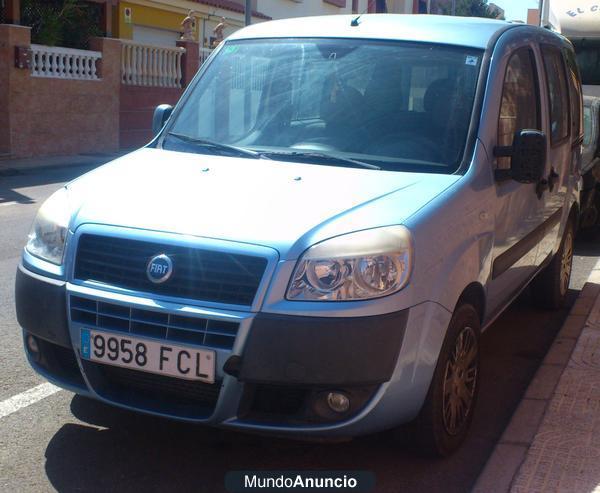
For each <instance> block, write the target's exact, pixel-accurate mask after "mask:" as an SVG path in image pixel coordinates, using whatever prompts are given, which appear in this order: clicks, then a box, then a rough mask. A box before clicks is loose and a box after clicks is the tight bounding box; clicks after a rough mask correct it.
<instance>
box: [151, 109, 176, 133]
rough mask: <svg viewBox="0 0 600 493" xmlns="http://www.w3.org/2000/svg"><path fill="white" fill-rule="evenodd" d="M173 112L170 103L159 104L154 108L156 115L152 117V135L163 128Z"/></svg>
mask: <svg viewBox="0 0 600 493" xmlns="http://www.w3.org/2000/svg"><path fill="white" fill-rule="evenodd" d="M171 113H173V106H171V105H170V104H159V105H158V106H157V107H156V109H155V110H154V116H153V117H152V135H153V136H155V137H156V136H157V135H158V132H160V131H161V130H162V128H163V127H164V126H165V123H167V120H168V119H169V117H170V116H171Z"/></svg>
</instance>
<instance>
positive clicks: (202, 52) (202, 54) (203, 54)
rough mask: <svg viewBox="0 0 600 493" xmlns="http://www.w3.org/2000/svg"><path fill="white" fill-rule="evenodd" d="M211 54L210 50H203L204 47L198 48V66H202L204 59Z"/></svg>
mask: <svg viewBox="0 0 600 493" xmlns="http://www.w3.org/2000/svg"><path fill="white" fill-rule="evenodd" d="M212 52H213V49H212V48H204V47H202V46H201V47H200V57H199V59H200V65H202V64H203V63H204V62H205V61H206V59H207V58H208V57H209V56H210V54H211V53H212Z"/></svg>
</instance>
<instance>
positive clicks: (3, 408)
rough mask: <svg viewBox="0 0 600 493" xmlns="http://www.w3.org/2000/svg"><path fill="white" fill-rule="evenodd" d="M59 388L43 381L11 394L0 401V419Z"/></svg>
mask: <svg viewBox="0 0 600 493" xmlns="http://www.w3.org/2000/svg"><path fill="white" fill-rule="evenodd" d="M59 390H61V389H60V387H57V386H56V385H52V384H51V383H43V384H41V385H38V386H37V387H33V388H31V389H29V390H26V391H25V392H21V393H20V394H17V395H13V396H12V397H9V398H8V399H6V400H4V401H2V402H0V419H2V418H5V417H6V416H8V415H10V414H12V413H16V412H17V411H19V410H21V409H23V408H25V407H27V406H31V404H35V403H36V402H39V401H41V400H42V399H45V398H46V397H50V396H51V395H53V394H56V393H57V392H58V391H59Z"/></svg>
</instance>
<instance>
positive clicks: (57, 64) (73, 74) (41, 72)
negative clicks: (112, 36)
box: [31, 44, 102, 80]
mask: <svg viewBox="0 0 600 493" xmlns="http://www.w3.org/2000/svg"><path fill="white" fill-rule="evenodd" d="M101 58H102V53H100V52H99V51H88V50H75V49H73V48H62V47H58V46H43V45H35V44H32V45H31V75H32V76H34V77H53V78H56V79H78V80H98V79H99V77H98V69H97V66H96V64H97V62H98V60H100V59H101Z"/></svg>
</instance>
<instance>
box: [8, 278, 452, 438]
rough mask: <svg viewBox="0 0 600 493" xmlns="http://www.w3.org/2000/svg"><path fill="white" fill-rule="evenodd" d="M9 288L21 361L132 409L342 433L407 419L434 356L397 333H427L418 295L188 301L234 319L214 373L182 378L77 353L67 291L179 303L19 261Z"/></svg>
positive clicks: (166, 307) (265, 428)
mask: <svg viewBox="0 0 600 493" xmlns="http://www.w3.org/2000/svg"><path fill="white" fill-rule="evenodd" d="M15 291H16V305H17V318H18V321H19V324H20V325H21V327H22V328H23V330H24V334H25V336H27V335H33V336H35V337H36V338H37V339H38V340H39V342H40V348H41V353H42V355H41V357H40V356H39V355H35V354H32V353H31V352H30V351H29V350H27V345H26V350H27V353H28V358H29V361H30V363H31V365H32V366H33V368H34V369H35V370H36V371H38V372H39V373H41V374H42V375H43V376H45V377H46V378H47V379H48V380H50V381H52V382H53V383H55V384H57V385H60V386H62V387H65V388H67V389H69V390H71V391H74V392H77V393H79V394H83V395H87V396H89V397H92V398H96V399H98V400H101V401H104V402H107V403H109V404H113V405H117V406H120V407H125V408H128V409H132V410H137V411H141V412H146V413H150V414H155V415H160V416H165V417H169V418H175V419H183V420H187V421H191V422H198V423H206V424H211V425H217V426H229V427H236V428H244V429H248V430H253V431H260V432H272V433H277V434H294V433H296V434H298V433H301V434H303V435H313V436H327V435H330V436H352V435H358V434H363V433H368V432H372V431H377V430H378V429H385V428H387V427H389V426H392V425H394V424H397V423H399V422H402V421H406V420H408V419H411V418H412V417H414V415H415V414H416V412H418V409H419V408H420V406H421V403H422V401H423V399H424V397H425V394H426V391H427V388H428V385H429V381H430V378H431V374H432V372H433V367H434V366H435V359H434V360H433V361H432V360H431V357H430V354H429V353H428V352H427V351H425V352H420V351H418V350H417V351H415V349H418V348H416V347H405V345H406V340H407V339H408V340H409V343H410V344H415V343H417V342H418V341H419V340H421V341H422V342H426V345H430V343H431V342H432V341H431V340H429V341H428V340H427V339H428V338H429V339H431V338H432V337H433V338H434V339H439V336H436V335H435V333H436V332H437V330H439V325H440V324H443V323H445V321H444V317H443V313H442V314H441V316H440V308H439V307H438V306H437V305H435V304H431V305H432V306H434V308H435V307H437V308H435V310H434V312H435V313H437V316H435V314H434V312H431V310H427V309H426V307H425V305H428V304H423V305H422V306H418V307H415V308H414V309H411V310H403V311H399V312H396V313H391V314H385V315H379V316H370V317H347V318H346V317H300V316H290V315H272V314H263V313H258V314H256V313H250V312H248V313H231V312H224V311H218V310H214V309H211V310H209V311H206V310H200V309H196V310H195V311H196V312H197V313H193V315H194V316H199V317H212V318H214V319H227V320H231V319H232V318H233V319H236V321H237V322H239V329H238V331H237V335H236V337H235V343H233V344H232V346H231V347H230V348H227V349H223V348H221V349H218V350H217V383H216V384H215V385H214V386H213V387H212V388H208V384H196V385H195V386H192V387H190V386H189V385H188V386H186V385H183V386H182V385H181V382H180V381H178V380H177V379H171V378H167V377H156V376H152V375H149V374H144V375H140V374H142V373H143V372H136V371H133V370H126V371H124V372H123V371H122V370H121V369H118V370H115V367H106V366H105V365H98V364H95V363H91V362H89V361H87V360H82V359H81V357H80V342H79V333H80V330H81V328H82V327H83V326H86V324H85V323H84V322H83V321H81V320H78V321H77V320H74V319H73V315H72V314H73V309H74V307H73V306H72V301H71V300H72V299H73V297H74V296H76V297H77V299H78V300H81V299H89V300H91V301H93V302H95V303H97V306H100V305H102V306H112V304H116V305H121V306H127V307H133V308H132V309H136V310H138V309H149V310H151V311H156V312H165V311H166V312H169V313H171V314H181V313H186V315H189V314H190V311H189V310H190V307H183V306H181V305H173V304H170V303H164V302H163V303H160V305H153V304H152V301H151V300H148V299H142V298H134V297H131V296H127V295H123V294H116V293H111V292H107V291H97V290H92V289H90V288H84V287H81V286H74V285H70V284H69V283H66V282H61V281H54V280H51V279H47V278H44V277H43V276H39V275H37V274H34V273H32V272H30V271H28V270H27V269H26V268H25V267H23V266H20V267H19V269H18V272H17V278H16V288H15ZM429 308H431V306H430V307H429ZM428 311H429V312H430V313H426V312H428ZM409 315H410V316H409ZM411 319H412V321H413V323H412V325H411V323H410V322H411ZM424 320H425V321H426V320H429V324H430V326H431V327H432V328H433V333H431V331H429V332H428V331H425V332H424V335H425V336H426V337H425V339H423V331H421V333H420V334H417V333H416V332H415V330H414V328H415V327H416V325H415V323H417V324H420V323H423V321H424ZM90 323H91V322H90ZM411 327H412V328H411ZM407 330H409V333H407ZM427 334H429V336H427ZM442 337H443V333H442ZM403 341H404V343H403ZM435 344H436V343H435V342H434V345H435ZM440 344H441V342H440ZM425 349H427V348H425ZM418 353H420V355H419V354H418ZM436 357H437V355H436ZM419 359H420V360H421V362H420V363H419V361H418V360H419ZM417 363H419V364H417ZM140 377H142V378H140ZM333 390H335V391H341V392H342V393H345V394H346V395H347V396H349V397H350V400H351V402H352V403H353V404H352V406H351V408H350V409H349V411H348V412H347V413H343V414H336V413H332V412H331V411H330V410H329V411H327V410H324V407H323V402H324V401H323V399H324V396H325V395H326V394H327V393H328V392H329V391H333ZM190 396H193V398H192V397H190ZM194 399H196V400H194Z"/></svg>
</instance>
